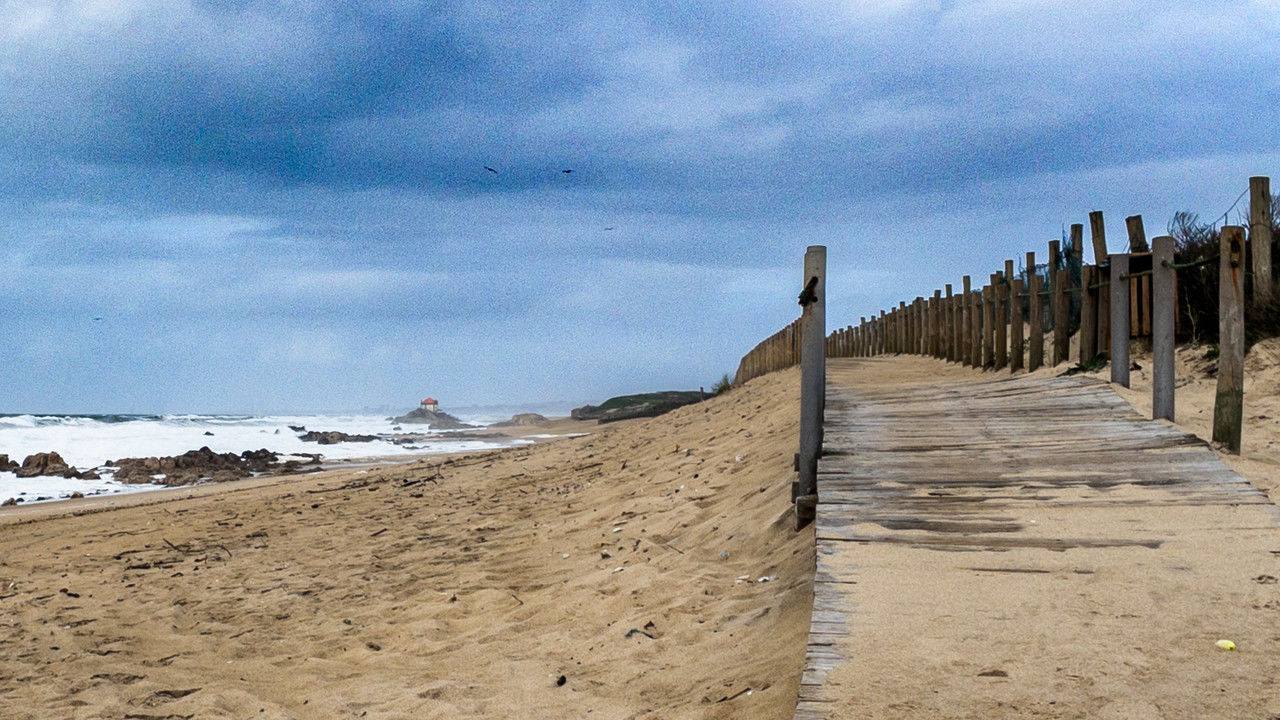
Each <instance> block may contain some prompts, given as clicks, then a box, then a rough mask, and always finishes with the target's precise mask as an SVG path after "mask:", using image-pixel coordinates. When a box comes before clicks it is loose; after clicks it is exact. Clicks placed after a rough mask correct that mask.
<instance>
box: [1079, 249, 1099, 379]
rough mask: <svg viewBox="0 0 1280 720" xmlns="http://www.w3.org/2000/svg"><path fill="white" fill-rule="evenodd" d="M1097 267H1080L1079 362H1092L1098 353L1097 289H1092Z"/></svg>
mask: <svg viewBox="0 0 1280 720" xmlns="http://www.w3.org/2000/svg"><path fill="white" fill-rule="evenodd" d="M1097 270H1098V269H1097V267H1095V266H1093V265H1085V266H1083V267H1081V268H1080V335H1079V337H1080V364H1081V365H1087V364H1088V363H1090V362H1093V359H1094V357H1096V356H1097V354H1098V327H1097V326H1098V291H1097V290H1096V289H1092V287H1091V286H1092V285H1093V284H1094V283H1095V282H1097Z"/></svg>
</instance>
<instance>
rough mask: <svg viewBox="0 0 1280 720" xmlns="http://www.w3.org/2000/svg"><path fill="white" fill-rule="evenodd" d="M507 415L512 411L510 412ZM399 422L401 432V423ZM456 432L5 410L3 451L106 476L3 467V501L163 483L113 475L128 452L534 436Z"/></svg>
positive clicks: (326, 456)
mask: <svg viewBox="0 0 1280 720" xmlns="http://www.w3.org/2000/svg"><path fill="white" fill-rule="evenodd" d="M509 410H511V409H510V408H495V407H483V408H475V409H472V410H469V411H468V410H451V413H452V414H454V415H455V416H457V417H458V418H459V419H460V420H462V421H463V422H465V423H468V424H473V425H480V426H485V425H490V424H492V423H494V422H498V421H501V420H505V419H507V418H509V417H511V415H512V414H514V412H515V411H509ZM559 410H561V408H559V407H555V408H541V409H533V410H529V409H517V410H516V411H519V412H543V411H547V412H544V414H560V415H563V414H567V411H566V412H556V411H559ZM504 413H505V414H504ZM290 426H294V427H305V428H306V429H307V430H319V431H331V430H336V431H339V432H344V433H348V434H352V435H392V434H394V433H397V432H400V433H410V432H411V433H429V434H430V435H432V439H431V441H430V442H425V443H411V444H408V445H400V444H396V443H393V442H391V441H390V439H378V440H374V441H371V442H343V443H337V444H333V445H318V444H316V443H314V442H303V441H302V440H301V439H300V438H299V437H298V435H299V433H298V432H296V431H294V430H292V429H291V428H290ZM397 427H399V428H400V429H399V430H396V428H397ZM452 435H454V433H452V432H449V431H438V432H432V431H428V430H426V428H425V427H423V426H417V425H400V426H397V425H396V424H395V423H393V422H391V420H390V418H389V417H388V416H387V415H368V414H333V415H266V416H254V415H185V414H184V415H4V414H0V454H7V455H8V456H9V459H10V460H13V461H15V462H18V463H21V462H22V461H23V459H24V458H26V457H27V456H28V455H32V454H35V453H39V452H56V453H58V454H59V455H61V456H62V458H63V460H65V461H66V462H67V464H68V465H71V466H73V467H75V468H76V469H77V470H80V471H85V470H89V469H97V470H98V472H99V474H100V475H101V476H102V478H101V479H99V480H78V479H68V478H62V477H47V476H39V477H33V478H19V477H17V476H16V475H14V473H12V472H0V502H3V501H4V500H6V499H8V498H14V499H15V500H20V501H21V502H22V503H23V504H26V503H30V502H44V501H49V500H59V499H63V498H67V497H70V496H71V495H72V494H73V493H77V492H78V493H81V494H82V495H85V496H89V495H103V494H112V493H126V492H144V491H147V490H155V489H159V488H161V487H163V486H162V485H158V484H156V485H153V484H125V483H120V482H116V481H114V480H112V479H111V475H112V472H113V470H112V469H111V468H106V467H104V466H105V463H106V462H107V461H109V460H118V459H121V458H129V457H153V456H156V457H162V456H171V455H181V454H182V453H185V452H187V451H188V450H197V449H199V448H201V447H205V446H207V447H209V449H211V450H213V451H214V452H217V453H228V452H229V453H236V454H239V453H241V452H244V451H246V450H260V449H264V448H265V449H267V450H270V451H272V452H276V453H280V454H282V455H295V454H314V453H320V454H321V455H322V456H323V458H322V459H323V460H324V461H325V462H331V461H354V460H359V459H361V458H371V457H388V456H389V457H405V458H406V459H410V458H412V457H413V456H419V455H432V454H439V453H448V452H463V451H473V450H482V449H489V448H499V447H508V446H512V445H520V444H527V443H529V442H531V441H529V440H497V439H463V438H458V439H456V440H451V439H449V438H450V437H451V436H452Z"/></svg>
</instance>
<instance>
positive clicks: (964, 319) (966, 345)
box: [960, 275, 973, 365]
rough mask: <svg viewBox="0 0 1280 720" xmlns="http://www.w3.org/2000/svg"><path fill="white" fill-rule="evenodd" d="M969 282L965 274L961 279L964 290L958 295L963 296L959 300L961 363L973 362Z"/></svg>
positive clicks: (970, 363) (968, 363)
mask: <svg viewBox="0 0 1280 720" xmlns="http://www.w3.org/2000/svg"><path fill="white" fill-rule="evenodd" d="M970 283H971V280H970V278H969V276H968V275H965V276H964V277H963V278H962V279H961V286H962V289H963V290H964V294H963V295H961V296H960V297H961V298H963V299H962V300H961V301H960V330H961V332H960V362H961V364H963V365H972V364H973V344H972V341H973V334H972V332H971V330H972V328H973V318H971V317H970V316H969V313H970V312H971V309H972V300H973V299H972V297H970V294H969V293H970V290H969V287H970Z"/></svg>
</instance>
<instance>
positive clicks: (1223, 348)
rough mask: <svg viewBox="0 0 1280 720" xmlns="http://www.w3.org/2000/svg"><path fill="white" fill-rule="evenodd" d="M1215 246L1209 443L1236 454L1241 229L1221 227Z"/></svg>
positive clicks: (1240, 397) (1240, 395)
mask: <svg viewBox="0 0 1280 720" xmlns="http://www.w3.org/2000/svg"><path fill="white" fill-rule="evenodd" d="M1219 243H1220V247H1221V259H1219V261H1218V268H1219V269H1218V394H1217V397H1216V398H1215V399H1214V403H1213V441H1214V442H1219V443H1222V444H1223V445H1225V446H1226V447H1227V449H1228V450H1230V451H1231V452H1233V453H1236V454H1237V455H1238V454H1240V426H1241V421H1242V420H1243V416H1244V228H1242V227H1239V226H1237V225H1227V226H1225V227H1223V228H1222V235H1221V236H1220V238H1219Z"/></svg>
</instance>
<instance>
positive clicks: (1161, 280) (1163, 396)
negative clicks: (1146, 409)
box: [1151, 235, 1177, 420]
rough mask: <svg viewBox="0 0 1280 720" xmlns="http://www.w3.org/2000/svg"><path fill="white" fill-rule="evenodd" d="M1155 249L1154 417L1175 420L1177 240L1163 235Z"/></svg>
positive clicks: (1152, 340)
mask: <svg viewBox="0 0 1280 720" xmlns="http://www.w3.org/2000/svg"><path fill="white" fill-rule="evenodd" d="M1151 245H1152V252H1153V255H1152V259H1151V263H1152V265H1151V266H1152V270H1153V275H1152V278H1151V279H1152V296H1151V314H1152V326H1151V355H1152V358H1151V364H1152V382H1151V416H1152V417H1153V418H1163V419H1165V420H1173V412H1174V397H1173V380H1174V377H1173V376H1174V352H1173V351H1174V347H1173V342H1174V338H1173V332H1174V322H1173V318H1174V315H1175V314H1176V310H1177V309H1176V308H1175V307H1174V304H1173V303H1174V298H1173V281H1174V277H1176V275H1177V273H1175V272H1174V269H1173V268H1172V267H1170V265H1172V263H1173V238H1171V237H1169V236H1168V235H1162V236H1160V237H1158V238H1156V239H1154V240H1153V241H1152V242H1151Z"/></svg>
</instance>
